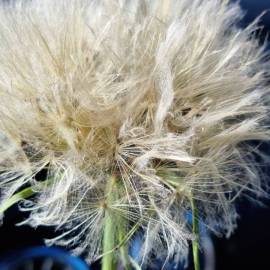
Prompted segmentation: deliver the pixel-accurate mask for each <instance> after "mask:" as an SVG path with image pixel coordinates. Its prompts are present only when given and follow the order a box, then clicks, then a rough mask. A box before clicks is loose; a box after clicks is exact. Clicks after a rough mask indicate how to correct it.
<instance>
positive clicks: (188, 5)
mask: <svg viewBox="0 0 270 270" xmlns="http://www.w3.org/2000/svg"><path fill="white" fill-rule="evenodd" d="M0 18H1V21H0V172H1V175H0V180H1V181H0V188H1V192H2V193H1V201H2V202H5V201H6V200H7V199H8V198H10V196H12V194H14V192H15V191H17V190H18V189H19V188H20V187H22V186H24V185H25V184H30V185H33V186H39V185H38V182H37V180H36V175H37V174H39V173H40V172H41V171H46V172H47V176H46V178H48V179H49V180H48V181H47V182H46V183H47V184H46V185H43V186H42V188H40V189H39V188H38V187H37V189H38V190H37V191H39V192H38V194H37V196H35V198H33V199H32V200H31V202H30V201H26V202H25V203H24V204H23V205H21V208H22V209H24V210H30V211H31V214H30V217H29V219H27V220H26V221H25V222H27V223H29V224H31V225H32V226H38V225H55V226H56V228H57V229H61V234H59V236H57V237H56V238H54V239H50V240H48V243H49V244H50V243H53V244H62V245H68V246H69V247H70V248H71V249H73V251H74V253H76V254H81V253H84V254H85V255H86V256H87V258H88V260H89V261H90V262H92V261H95V260H96V259H97V258H99V256H100V255H102V249H101V242H102V235H103V230H104V219H105V215H106V213H109V214H110V215H111V216H112V217H113V218H115V221H118V220H120V219H121V220H122V221H121V222H122V223H124V224H127V225H125V226H126V228H127V230H128V231H130V232H132V229H133V228H134V226H135V225H136V226H137V225H138V226H139V227H140V228H141V230H143V231H144V232H145V234H144V235H145V236H144V244H143V248H142V251H141V259H142V261H143V263H145V264H146V263H148V260H147V258H149V257H150V256H151V255H153V254H157V255H166V256H167V257H168V258H169V257H172V256H173V255H175V254H178V255H179V256H181V257H184V256H185V255H186V253H187V247H188V240H190V239H192V237H193V236H192V233H191V230H190V226H189V224H188V223H187V221H186V218H185V215H186V213H187V211H189V210H190V201H191V200H195V201H196V204H197V206H198V208H199V211H200V217H201V220H202V222H203V223H204V224H205V225H206V226H207V227H209V228H211V229H212V230H213V231H215V232H217V233H220V232H221V233H225V234H227V235H229V234H230V233H231V232H232V231H233V229H234V228H235V222H236V218H237V213H236V211H235V208H234V205H233V202H234V200H235V199H236V198H237V197H238V196H239V195H240V194H241V193H242V192H244V193H245V192H246V194H248V196H251V195H254V196H259V195H263V194H264V191H263V189H264V183H263V182H262V179H263V178H262V175H261V171H260V170H259V167H258V166H257V165H256V162H255V158H254V152H257V154H258V151H257V149H256V148H254V147H252V146H251V145H250V144H247V142H248V141H250V140H268V139H269V130H268V126H267V124H266V119H267V118H268V117H269V109H268V102H269V88H268V87H267V86H266V82H267V79H268V75H269V74H268V73H269V62H268V60H267V55H266V53H265V52H264V48H263V47H260V46H259V45H258V41H257V40H256V39H255V38H254V33H255V32H256V30H257V26H256V23H254V24H252V25H251V26H249V27H247V28H246V29H239V28H238V26H237V24H238V22H239V20H240V19H241V18H242V11H241V10H240V8H239V6H238V5H237V4H230V5H225V4H224V1H221V0H211V1H208V0H193V1H190V0H170V1H166V0H157V1H150V0H132V1H128V0H121V1H120V0H119V1H117V0H110V1H109V0H102V1H95V0H77V1H75V0H58V1H54V0H42V1H41V0H32V1H16V2H14V3H13V4H9V5H4V4H1V7H0ZM112 179H114V180H112ZM44 180H45V179H44ZM111 182H113V183H112V184H111ZM108 186H111V188H109V189H108ZM110 194H113V196H112V195H110ZM108 198H110V199H108ZM116 223H117V222H116ZM127 235H129V234H128V233H127ZM130 239H132V233H130V237H129V238H128V239H127V240H130ZM116 254H117V252H116ZM176 259H177V258H176Z"/></svg>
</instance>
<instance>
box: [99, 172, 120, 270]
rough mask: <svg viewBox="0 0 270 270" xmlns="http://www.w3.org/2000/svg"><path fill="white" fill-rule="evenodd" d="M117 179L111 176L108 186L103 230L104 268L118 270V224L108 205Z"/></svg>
mask: <svg viewBox="0 0 270 270" xmlns="http://www.w3.org/2000/svg"><path fill="white" fill-rule="evenodd" d="M115 182H116V180H115V178H114V177H111V178H110V179H109V181H108V184H107V186H106V194H107V198H106V202H105V217H104V232H103V253H104V256H103V257H102V267H101V269H102V270H116V263H115V261H114V257H113V255H114V252H113V250H114V247H115V246H116V245H115V230H116V225H117V224H115V222H114V219H113V216H112V213H111V212H110V210H109V209H108V205H109V204H110V203H111V202H112V201H113V200H114V196H115V193H114V186H115V184H116V183H115Z"/></svg>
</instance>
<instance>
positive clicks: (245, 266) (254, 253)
mask: <svg viewBox="0 0 270 270" xmlns="http://www.w3.org/2000/svg"><path fill="white" fill-rule="evenodd" d="M56 1H57V0H56ZM191 1H192V0H191ZM240 3H241V5H242V7H243V9H244V10H246V15H245V18H244V20H243V21H242V26H245V25H247V24H248V23H250V22H251V21H252V20H254V19H255V18H256V17H257V16H259V15H260V14H261V13H262V12H263V11H265V10H267V9H269V10H270V0H242V1H240ZM0 19H1V18H0ZM260 24H261V25H262V26H263V31H262V34H261V35H260V39H261V41H263V40H265V39H266V38H267V33H268V32H269V31H270V11H269V12H267V13H266V14H265V15H264V16H263V17H262V19H261V23H260ZM268 48H269V49H270V46H268ZM260 147H261V149H262V150H263V151H265V152H267V153H268V154H270V147H269V146H268V145H267V144H262V145H261V146H260ZM267 167H268V166H267V164H266V166H265V170H267ZM269 175H270V174H269ZM263 204H264V205H257V206H256V205H253V204H250V203H249V202H247V201H246V200H245V199H242V200H241V201H239V202H238V206H237V207H238V209H239V213H240V216H241V217H240V218H239V222H238V224H239V226H238V229H237V230H236V231H235V233H234V234H233V235H232V236H231V238H230V239H225V238H221V239H220V238H216V237H213V240H214V245H215V253H216V270H228V269H230V270H234V269H235V270H236V269H237V270H254V269H255V270H257V269H265V270H268V269H270V202H269V200H265V201H264V202H263ZM24 217H25V216H24V215H23V214H22V213H20V212H18V209H17V207H16V206H14V207H12V208H11V209H10V210H9V211H8V212H7V213H6V215H5V219H4V223H3V226H1V227H0V243H1V244H0V256H3V255H4V254H7V253H8V252H11V251H14V250H16V249H19V248H23V247H29V246H35V245H42V244H43V240H42V239H43V238H46V237H51V236H53V230H52V229H49V228H37V229H33V228H30V227H29V226H20V227H17V226H15V225H14V224H15V223H16V222H19V221H22V220H23V218H24Z"/></svg>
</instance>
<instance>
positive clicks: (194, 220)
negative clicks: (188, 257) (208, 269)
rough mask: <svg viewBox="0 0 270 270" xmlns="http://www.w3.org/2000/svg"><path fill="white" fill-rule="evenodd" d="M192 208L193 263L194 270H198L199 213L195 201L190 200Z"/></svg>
mask: <svg viewBox="0 0 270 270" xmlns="http://www.w3.org/2000/svg"><path fill="white" fill-rule="evenodd" d="M190 202H191V208H192V232H193V234H194V236H195V239H194V240H193V241H192V251H193V263H194V269H195V270H200V260H199V211H198V208H197V206H196V203H195V200H194V199H193V198H191V199H190Z"/></svg>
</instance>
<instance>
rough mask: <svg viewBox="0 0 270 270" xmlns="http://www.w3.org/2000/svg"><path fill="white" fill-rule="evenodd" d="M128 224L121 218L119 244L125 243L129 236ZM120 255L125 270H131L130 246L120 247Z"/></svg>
mask: <svg viewBox="0 0 270 270" xmlns="http://www.w3.org/2000/svg"><path fill="white" fill-rule="evenodd" d="M127 233H128V232H127V222H126V220H124V219H123V218H121V217H120V219H119V228H118V236H119V243H121V242H123V240H124V239H125V237H126V235H127ZM120 255H121V260H122V264H123V267H124V269H125V270H130V269H131V268H130V259H129V256H128V245H127V244H126V243H125V244H123V245H121V247H120Z"/></svg>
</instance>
